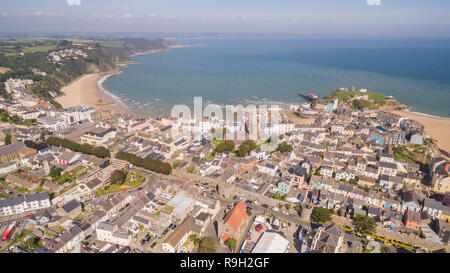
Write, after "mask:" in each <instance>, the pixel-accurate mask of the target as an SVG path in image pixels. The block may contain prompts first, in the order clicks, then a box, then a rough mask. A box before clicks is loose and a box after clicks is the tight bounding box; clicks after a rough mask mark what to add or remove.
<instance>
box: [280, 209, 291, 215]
mask: <svg viewBox="0 0 450 273" xmlns="http://www.w3.org/2000/svg"><path fill="white" fill-rule="evenodd" d="M281 213H283V214H284V215H289V214H288V212H287V211H285V210H282V211H281Z"/></svg>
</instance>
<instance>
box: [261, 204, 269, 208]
mask: <svg viewBox="0 0 450 273" xmlns="http://www.w3.org/2000/svg"><path fill="white" fill-rule="evenodd" d="M261 206H262V207H263V208H265V209H268V208H269V205H267V204H262V205H261Z"/></svg>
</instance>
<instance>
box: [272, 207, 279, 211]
mask: <svg viewBox="0 0 450 273" xmlns="http://www.w3.org/2000/svg"><path fill="white" fill-rule="evenodd" d="M272 210H273V211H280V209H279V208H277V207H273V208H272Z"/></svg>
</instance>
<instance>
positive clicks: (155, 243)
mask: <svg viewBox="0 0 450 273" xmlns="http://www.w3.org/2000/svg"><path fill="white" fill-rule="evenodd" d="M157 244H158V243H157V242H154V243H153V244H152V245H151V246H150V248H154V247H155V246H156V245H157Z"/></svg>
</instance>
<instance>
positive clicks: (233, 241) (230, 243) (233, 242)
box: [225, 238, 237, 250]
mask: <svg viewBox="0 0 450 273" xmlns="http://www.w3.org/2000/svg"><path fill="white" fill-rule="evenodd" d="M225 244H226V245H227V246H229V247H230V249H231V250H233V249H235V248H236V245H237V241H236V239H234V238H229V239H228V240H227V241H226V242H225Z"/></svg>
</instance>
